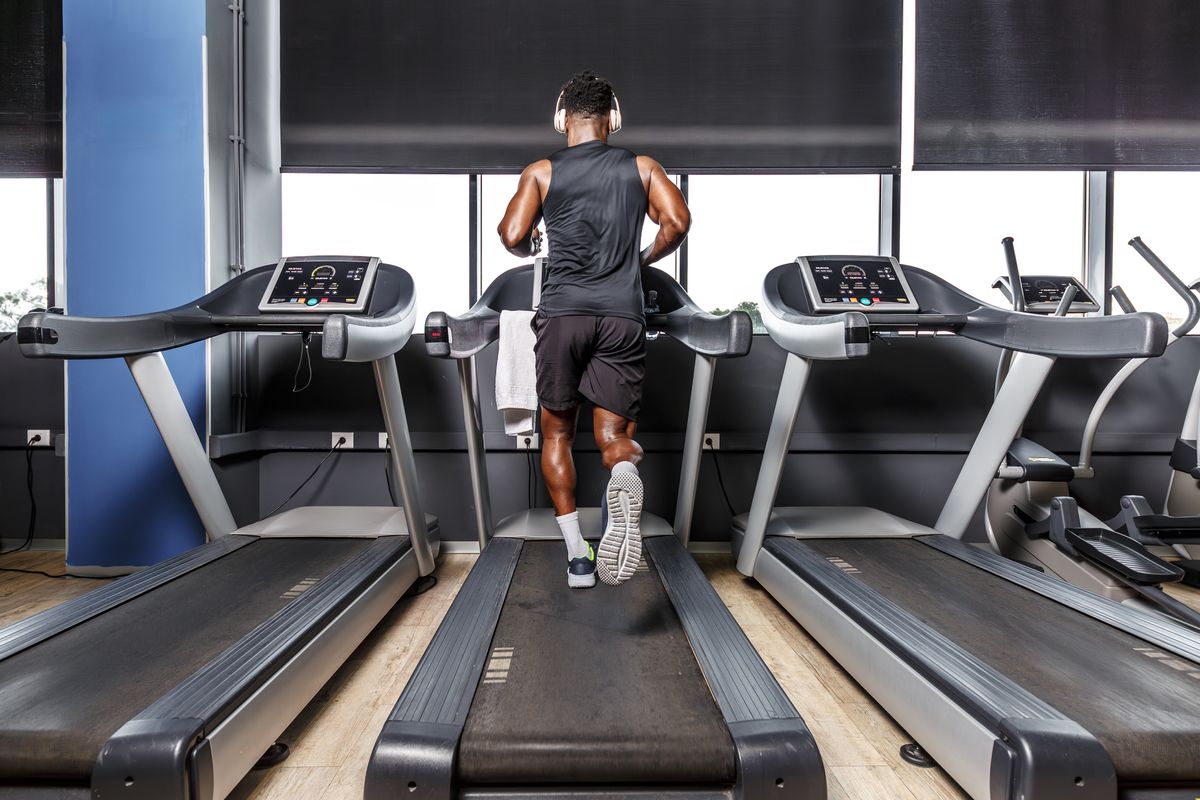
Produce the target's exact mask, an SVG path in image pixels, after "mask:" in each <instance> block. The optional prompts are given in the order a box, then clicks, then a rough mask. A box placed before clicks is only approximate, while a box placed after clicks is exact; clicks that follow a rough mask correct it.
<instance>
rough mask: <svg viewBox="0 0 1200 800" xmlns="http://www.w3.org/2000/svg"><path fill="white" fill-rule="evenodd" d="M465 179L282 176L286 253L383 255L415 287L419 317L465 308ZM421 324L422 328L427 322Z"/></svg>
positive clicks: (466, 194)
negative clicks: (402, 270) (398, 268)
mask: <svg viewBox="0 0 1200 800" xmlns="http://www.w3.org/2000/svg"><path fill="white" fill-rule="evenodd" d="M467 181H468V178H467V176H466V175H347V174H311V173H301V174H298V173H288V174H285V175H284V176H283V253H284V255H289V256H297V255H363V256H378V257H379V258H380V259H382V260H383V261H384V262H385V263H389V264H395V265H396V266H398V267H403V268H404V269H406V270H408V272H409V274H411V275H412V277H413V281H414V282H415V283H416V286H417V314H418V317H417V318H418V319H419V320H422V321H423V320H424V318H425V315H426V314H428V313H429V312H430V311H449V312H451V313H455V312H460V311H462V310H463V309H465V308H466V305H467V264H468V263H469V246H470V243H469V239H468V230H469V214H468V207H467V198H468V183H467ZM422 324H423V323H422Z"/></svg>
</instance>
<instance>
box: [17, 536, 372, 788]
mask: <svg viewBox="0 0 1200 800" xmlns="http://www.w3.org/2000/svg"><path fill="white" fill-rule="evenodd" d="M370 543H371V540H370V539H260V540H258V541H256V542H253V543H251V544H249V545H247V546H246V547H242V548H239V549H237V550H234V551H233V552H231V553H229V554H228V555H225V556H222V557H221V558H218V559H217V560H216V561H213V562H212V563H210V564H207V565H205V566H204V567H202V568H200V569H197V570H194V571H192V572H189V573H187V574H185V575H182V576H180V577H178V578H176V579H175V580H173V581H171V582H169V583H167V584H164V585H163V586H160V587H159V588H157V589H154V590H153V591H151V592H148V593H146V594H143V595H140V596H138V597H135V598H134V599H132V600H130V601H129V602H127V603H124V604H122V605H120V606H117V607H116V608H114V609H112V610H111V611H108V612H107V613H104V614H101V615H100V616H98V617H94V618H92V619H90V620H88V621H87V622H85V623H83V624H81V625H78V626H76V627H74V628H71V629H69V630H66V631H64V632H63V633H60V634H58V635H57V636H54V637H53V638H50V639H48V640H46V641H45V642H42V643H40V644H38V645H35V646H33V647H31V648H29V649H28V650H25V651H23V652H20V653H17V654H15V655H13V656H12V657H10V658H7V659H5V660H3V661H0V774H2V775H4V776H5V778H6V779H7V780H10V781H11V780H21V779H41V780H78V781H81V782H84V783H86V782H87V780H88V778H89V776H90V775H91V772H92V768H93V767H94V766H95V764H96V756H97V754H98V753H99V752H100V748H101V746H102V745H103V744H104V742H105V741H107V740H108V738H109V737H110V736H111V735H112V734H113V733H115V732H116V730H117V729H118V728H120V727H121V726H122V725H123V724H125V722H126V721H127V720H129V719H130V718H132V717H133V716H135V715H136V714H137V713H138V712H139V711H141V710H142V709H144V708H145V707H146V706H148V705H150V704H151V703H152V702H154V700H155V699H157V698H158V697H160V696H161V695H163V694H164V693H166V692H167V691H169V690H170V689H172V688H173V687H175V686H176V685H177V684H179V683H180V682H182V681H183V680H184V679H185V678H187V677H188V676H189V675H191V674H192V673H193V672H195V671H196V670H197V669H199V668H200V667H202V666H203V665H204V664H206V663H208V662H209V661H210V660H212V659H213V658H214V657H215V656H217V655H218V654H220V653H221V652H222V651H223V650H225V649H226V648H227V647H229V646H230V645H232V644H233V643H234V642H236V641H237V640H238V639H240V638H241V637H242V636H243V635H245V634H246V633H249V632H250V631H251V630H252V629H253V628H254V627H255V626H257V625H258V624H259V623H261V622H262V621H264V620H265V619H267V618H268V617H270V616H271V615H272V614H274V613H275V612H276V611H278V610H279V609H281V608H283V607H284V606H285V605H287V604H288V603H289V602H291V601H292V600H294V599H295V598H296V597H299V596H300V594H301V593H302V592H303V591H304V589H306V588H307V587H308V586H309V585H311V584H310V583H309V582H308V581H309V579H313V580H314V581H315V580H320V579H321V578H323V577H325V576H326V575H327V574H329V573H330V572H332V571H333V570H334V569H336V568H337V567H338V566H339V565H340V564H341V563H342V562H343V561H344V560H345V559H347V558H350V557H351V556H352V555H353V554H354V553H355V552H357V551H358V550H360V549H362V548H363V547H365V546H367V545H369V544H370ZM301 581H305V583H303V584H301Z"/></svg>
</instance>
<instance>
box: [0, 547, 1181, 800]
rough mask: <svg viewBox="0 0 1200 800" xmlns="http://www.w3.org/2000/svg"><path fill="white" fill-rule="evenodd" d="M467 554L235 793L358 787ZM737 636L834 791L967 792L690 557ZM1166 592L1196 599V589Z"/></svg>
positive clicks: (6, 595)
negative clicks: (285, 751)
mask: <svg viewBox="0 0 1200 800" xmlns="http://www.w3.org/2000/svg"><path fill="white" fill-rule="evenodd" d="M474 560H475V556H469V555H452V556H445V557H443V558H442V559H441V562H440V565H439V569H438V573H437V574H438V583H437V585H436V586H435V587H434V588H432V589H431V590H429V591H428V592H426V593H425V594H423V595H421V596H419V597H416V598H413V599H411V600H404V601H402V602H401V603H399V604H398V605H397V606H396V608H395V609H393V610H392V612H391V613H390V614H389V615H388V616H387V617H386V618H385V619H384V621H383V623H382V624H380V626H379V627H378V628H377V629H376V631H375V632H374V633H373V634H372V635H371V636H370V637H369V638H368V639H367V640H366V641H365V642H364V643H363V644H362V646H361V647H359V649H358V650H357V651H356V652H355V654H354V655H353V657H352V658H351V659H350V661H348V662H347V663H346V665H345V666H343V667H342V669H341V670H339V671H338V673H337V674H336V675H335V676H334V677H333V678H332V679H331V680H330V682H329V683H328V684H327V685H326V686H325V687H324V689H323V690H322V691H321V693H320V694H319V695H318V697H317V698H316V699H315V700H314V701H313V702H312V703H311V704H310V705H309V707H308V708H307V709H306V710H305V711H304V712H303V713H302V714H301V715H300V717H299V718H298V719H297V720H296V721H295V723H293V725H292V726H291V728H289V729H288V731H287V732H286V733H285V735H284V736H283V737H282V738H283V740H284V741H287V742H289V743H290V744H291V747H292V752H291V756H290V757H289V758H288V760H287V761H285V762H284V763H283V764H282V765H280V766H278V767H276V768H274V769H273V770H270V771H265V772H261V773H253V774H252V775H250V776H249V777H248V778H247V779H246V781H245V782H243V785H242V786H240V787H239V788H238V790H237V791H236V792H235V794H234V797H236V798H241V799H242V800H285V799H286V800H306V799H307V798H314V799H315V798H322V800H343V799H345V800H350V798H354V800H357V798H360V797H361V796H362V786H363V776H364V774H365V770H366V764H367V759H368V758H369V756H370V754H371V747H372V745H373V744H374V742H375V737H376V736H377V735H378V733H379V730H380V728H381V727H382V726H383V721H384V719H385V718H386V717H387V714H388V712H389V711H390V709H391V707H392V704H393V703H394V702H395V700H396V698H397V697H398V696H399V694H400V692H401V690H402V689H403V688H404V685H405V683H406V682H407V681H408V678H409V676H410V675H411V674H412V671H413V669H414V668H415V667H416V664H417V661H418V659H420V657H421V653H422V651H423V650H424V648H425V646H426V645H427V644H428V642H429V640H430V638H431V637H432V636H433V633H434V631H435V630H436V628H437V626H438V623H439V622H440V621H441V619H442V617H443V616H444V615H445V613H446V609H447V608H449V606H450V603H451V601H452V600H453V599H454V597H455V595H456V594H457V593H458V589H459V587H460V586H461V585H462V582H463V580H464V578H465V577H466V575H467V572H468V571H469V570H470V568H471V565H472V564H473V563H474ZM698 560H699V561H700V564H701V566H702V567H703V569H704V571H705V573H706V574H707V575H708V576H709V579H710V580H712V582H713V585H714V586H715V587H716V589H717V592H718V593H719V594H720V595H721V598H722V599H723V600H724V601H725V604H726V605H727V606H728V607H729V609H730V611H731V612H732V613H733V615H734V617H735V618H736V619H737V621H738V622H739V623H740V624H741V626H742V628H743V629H744V630H745V631H746V635H747V636H749V638H750V640H751V641H752V642H753V643H754V645H755V647H757V648H758V651H759V653H760V654H761V655H762V657H763V659H764V660H765V661H766V662H767V664H768V665H769V666H770V668H771V670H772V671H773V672H774V673H775V676H776V678H778V679H779V682H780V683H781V684H782V685H783V687H784V688H785V689H786V690H787V693H788V695H789V696H790V697H791V699H792V702H793V703H794V704H795V705H796V708H797V709H799V711H800V713H801V714H802V715H803V716H804V719H805V720H806V721H807V723H808V725H809V727H810V728H811V729H812V731H813V734H814V735H815V736H816V739H817V745H818V747H819V748H820V751H821V757H822V759H823V760H824V762H825V767H826V772H827V777H828V783H829V796H830V798H834V799H835V800H875V799H876V798H878V799H879V800H883V799H884V798H887V799H888V800H919V799H921V798H964V797H965V796H966V795H964V794H963V793H962V791H961V790H959V789H958V787H957V786H956V785H955V784H954V783H953V782H952V781H951V780H950V779H949V778H948V777H947V776H946V775H945V774H944V773H943V772H941V770H938V769H919V768H917V767H913V766H911V765H909V764H906V763H905V762H903V761H902V760H901V759H900V756H899V748H900V746H901V745H902V744H904V743H905V742H907V741H909V739H908V737H906V736H905V735H904V732H903V731H902V730H901V729H900V728H899V726H897V725H896V724H895V723H894V722H893V721H892V720H891V718H890V717H889V716H888V715H887V714H886V713H885V712H884V711H883V710H882V709H880V708H879V706H877V705H876V704H875V703H874V701H872V700H871V698H870V697H869V696H867V694H866V693H865V692H863V690H862V689H860V688H859V686H858V684H857V683H855V682H854V680H853V679H851V678H850V677H849V676H848V675H846V673H845V672H844V671H842V669H841V668H840V667H839V666H838V665H837V664H836V663H834V662H833V660H832V659H830V658H829V656H827V655H826V654H825V651H824V650H822V649H821V647H820V646H819V645H817V644H816V643H815V642H814V641H813V640H812V639H811V638H809V637H808V635H807V634H805V633H804V631H803V630H801V629H800V627H799V626H798V625H797V624H796V623H795V622H794V621H793V620H792V618H791V617H790V616H788V614H787V613H786V612H785V611H784V610H783V609H782V608H781V607H780V606H779V605H778V604H777V603H775V601H774V600H773V599H771V597H770V596H769V595H767V594H766V593H765V592H764V591H762V590H761V589H758V588H756V587H755V586H754V585H753V584H751V583H748V582H747V581H746V580H745V579H743V578H742V576H741V575H739V574H738V573H737V571H736V570H734V568H733V564H732V561H731V559H730V558H729V557H727V556H716V555H702V556H698ZM0 566H4V567H21V568H25V569H40V570H45V571H47V572H50V573H55V574H58V573H61V572H62V554H61V553H22V554H17V555H12V556H5V557H4V558H3V559H0ZM99 583H100V582H99V581H91V580H51V579H49V578H45V577H41V576H36V575H25V574H19V573H11V572H0V625H5V624H8V623H11V622H15V621H16V620H18V619H21V618H22V617H25V616H28V615H30V614H33V613H36V612H38V611H41V610H42V609H45V608H49V607H50V606H53V605H56V604H57V603H60V602H63V601H64V600H67V599H69V598H71V597H74V596H75V595H77V594H80V593H82V592H84V591H87V590H88V589H90V588H93V587H94V586H96V585H98V584H99ZM1173 592H1174V593H1175V594H1176V595H1177V596H1179V597H1181V599H1184V600H1185V601H1186V602H1189V603H1190V604H1192V605H1194V606H1196V607H1197V608H1200V592H1197V591H1194V590H1190V589H1186V588H1182V589H1178V590H1173Z"/></svg>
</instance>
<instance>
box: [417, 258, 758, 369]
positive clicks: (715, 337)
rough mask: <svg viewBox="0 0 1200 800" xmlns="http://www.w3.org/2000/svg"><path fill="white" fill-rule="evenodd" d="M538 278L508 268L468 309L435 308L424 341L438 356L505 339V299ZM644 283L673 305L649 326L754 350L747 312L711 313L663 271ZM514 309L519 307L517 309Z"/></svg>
mask: <svg viewBox="0 0 1200 800" xmlns="http://www.w3.org/2000/svg"><path fill="white" fill-rule="evenodd" d="M526 278H528V281H529V284H530V287H532V281H533V265H532V264H526V265H524V266H520V267H514V268H513V269H510V270H508V271H507V272H505V273H504V274H503V275H501V276H500V277H499V278H497V279H496V280H495V281H493V282H492V284H491V285H490V286H489V287H488V288H487V291H485V292H484V293H483V296H482V297H480V298H479V300H478V302H476V303H475V305H473V306H472V307H471V309H470V310H469V311H467V312H466V313H465V314H462V315H459V316H454V315H452V314H448V313H446V312H445V311H434V312H431V313H430V314H429V315H428V316H427V317H426V318H425V344H426V348H427V350H428V352H429V355H431V356H434V357H435V358H454V359H462V358H470V357H471V356H473V355H475V354H476V353H478V352H480V351H482V350H484V349H486V348H487V347H488V346H489V345H490V344H492V343H493V342H496V341H498V340H499V338H500V311H501V309H500V306H501V305H504V303H502V298H503V297H505V296H508V295H507V294H506V293H507V292H508V291H509V290H510V289H511V288H512V287H513V286H514V285H515V284H517V283H518V282H520V283H521V284H524V283H525V281H526ZM642 279H643V286H644V288H645V289H646V290H647V291H656V292H658V302H659V305H660V306H663V305H666V304H672V305H674V306H675V307H674V308H673V309H672V310H670V311H667V312H662V313H649V314H647V315H646V328H647V330H649V331H652V332H655V333H665V334H667V335H668V336H670V337H671V338H673V339H675V340H677V341H678V342H680V343H681V344H683V345H684V346H686V347H688V348H689V349H691V350H692V351H693V352H695V353H697V354H700V355H704V356H710V357H712V358H738V357H741V356H744V355H746V354H747V353H748V352H750V345H751V343H752V341H753V332H754V327H753V323H752V322H751V320H750V315H749V314H747V313H746V312H745V311H730V312H727V313H725V314H710V313H708V312H706V311H704V310H703V309H701V308H700V306H698V305H696V303H695V302H694V301H693V300H692V299H691V298H690V297H688V295H687V293H686V292H684V290H683V287H682V286H680V285H679V284H678V283H676V282H675V280H674V279H673V278H671V277H670V276H669V275H667V274H666V273H665V272H662V271H661V270H653V269H645V270H643V271H642ZM516 294H518V295H519V296H520V297H522V298H523V299H522V302H521V303H520V304H510V305H514V306H519V309H520V310H531V306H532V301H531V299H524V298H532V291H531V290H530V291H525V289H524V287H523V286H522V287H521V290H520V292H517V293H516ZM512 310H517V308H513V309H512Z"/></svg>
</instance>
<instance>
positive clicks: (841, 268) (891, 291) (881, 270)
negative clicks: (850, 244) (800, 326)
mask: <svg viewBox="0 0 1200 800" xmlns="http://www.w3.org/2000/svg"><path fill="white" fill-rule="evenodd" d="M796 263H797V264H798V265H799V267H800V275H801V277H803V279H804V286H805V288H806V289H807V290H808V296H809V299H810V300H811V301H812V307H813V310H814V311H832V312H841V311H849V310H851V309H853V310H855V311H866V312H871V311H890V312H896V311H901V312H905V311H909V312H913V313H916V312H919V311H920V310H921V308H920V306H919V305H918V304H917V298H916V297H914V296H913V292H912V289H910V288H909V286H908V280H907V279H905V277H904V270H903V268H901V266H900V264H899V263H898V262H897V261H896V259H894V258H889V257H887V256H801V257H800V258H797V259H796Z"/></svg>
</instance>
